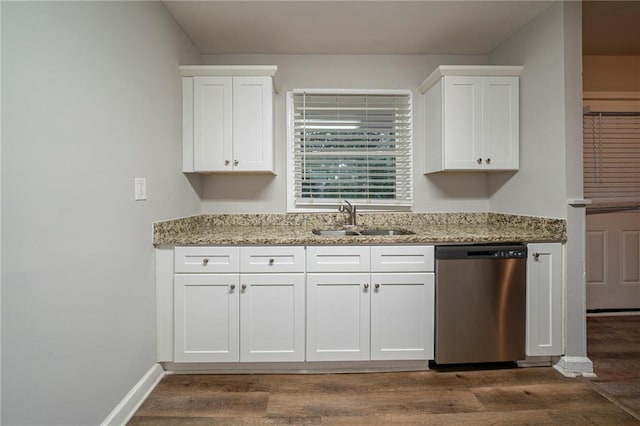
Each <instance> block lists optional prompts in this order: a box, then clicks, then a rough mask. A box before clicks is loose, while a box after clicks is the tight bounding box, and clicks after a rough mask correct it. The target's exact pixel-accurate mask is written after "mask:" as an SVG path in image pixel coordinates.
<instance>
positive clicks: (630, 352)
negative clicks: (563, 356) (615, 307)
mask: <svg viewBox="0 0 640 426" xmlns="http://www.w3.org/2000/svg"><path fill="white" fill-rule="evenodd" d="M587 354H588V355H589V358H590V359H591V361H593V369H594V371H595V373H596V375H597V376H598V377H596V378H594V379H591V381H592V383H593V384H595V385H596V386H597V388H598V389H599V390H600V391H601V392H602V393H603V394H605V395H607V396H608V397H610V398H613V399H614V400H615V402H617V403H619V404H621V405H622V406H624V407H626V408H627V409H629V410H631V411H633V412H634V413H636V414H637V415H640V315H630V316H598V317H589V318H587Z"/></svg>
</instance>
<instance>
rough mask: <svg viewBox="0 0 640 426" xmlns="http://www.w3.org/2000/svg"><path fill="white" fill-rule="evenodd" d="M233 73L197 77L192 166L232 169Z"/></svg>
mask: <svg viewBox="0 0 640 426" xmlns="http://www.w3.org/2000/svg"><path fill="white" fill-rule="evenodd" d="M232 81H233V80H232V78H231V77H194V84H193V156H194V160H193V166H194V170H195V171H197V172H198V171H205V172H206V171H230V170H231V168H232V165H231V160H232V159H233V133H232V132H233V128H232V125H233V118H232V115H231V111H232V105H233V97H232V96H233V94H232V90H233V84H232Z"/></svg>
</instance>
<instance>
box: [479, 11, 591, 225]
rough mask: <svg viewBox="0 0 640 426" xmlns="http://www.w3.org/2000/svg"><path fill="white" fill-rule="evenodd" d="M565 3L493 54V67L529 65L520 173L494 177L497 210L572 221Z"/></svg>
mask: <svg viewBox="0 0 640 426" xmlns="http://www.w3.org/2000/svg"><path fill="white" fill-rule="evenodd" d="M561 3H562V2H558V3H555V4H554V5H553V6H552V7H551V8H549V9H547V10H546V11H545V12H544V13H542V14H541V15H540V16H538V17H537V18H536V19H534V20H532V21H531V22H530V23H529V24H528V25H527V26H525V27H524V28H523V29H521V30H520V31H519V32H518V33H517V34H515V35H514V36H513V37H511V38H510V39H509V40H507V41H506V42H505V43H503V44H502V45H501V46H500V47H499V48H497V49H496V50H495V51H494V52H492V53H491V54H490V55H489V63H491V64H496V65H503V64H504V65H514V64H520V65H524V72H523V73H522V76H521V78H520V170H519V171H518V172H517V173H515V174H495V175H491V177H490V179H489V191H490V192H491V198H490V209H491V211H496V212H504V213H514V214H525V215H538V216H548V217H556V218H566V215H567V208H566V199H567V194H566V183H565V179H566V177H565V175H566V169H565V167H566V165H565V112H564V108H565V104H564V102H565V101H564V92H565V74H564V56H563V55H564V45H563V42H562V40H563V38H564V34H563V31H564V30H563V28H564V23H563V14H562V4H561ZM579 77H580V76H579V75H578V76H576V78H579Z"/></svg>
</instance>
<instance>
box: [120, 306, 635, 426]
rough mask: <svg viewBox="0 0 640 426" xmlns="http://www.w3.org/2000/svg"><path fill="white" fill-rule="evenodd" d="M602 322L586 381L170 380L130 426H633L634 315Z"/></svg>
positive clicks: (469, 377) (474, 374) (448, 375)
mask: <svg viewBox="0 0 640 426" xmlns="http://www.w3.org/2000/svg"><path fill="white" fill-rule="evenodd" d="M600 318H603V319H600ZM606 318H607V319H604V317H598V318H589V320H588V335H589V348H590V349H589V356H590V357H591V359H592V360H593V361H594V366H595V370H596V373H597V374H598V378H596V379H593V380H591V381H587V380H585V379H571V378H566V377H563V376H562V375H560V374H559V373H558V372H556V371H555V370H554V369H552V368H550V367H541V368H487V367H477V366H475V367H473V368H469V369H466V370H457V371H456V370H454V369H452V368H441V369H434V370H430V371H422V372H411V373H367V374H309V375H173V376H167V377H165V378H164V379H163V380H162V382H161V383H160V384H159V385H158V387H157V388H156V389H155V390H154V391H153V392H152V393H151V395H150V396H149V398H148V399H147V400H146V401H145V403H144V404H143V405H142V406H141V407H140V409H139V410H138V411H137V413H136V414H135V416H134V417H133V418H132V419H131V421H130V422H129V424H130V425H188V426H190V425H193V426H198V425H216V424H240V425H246V424H362V425H365V424H366V425H388V424H403V425H405V424H407V425H411V424H415V425H417V424H420V425H423V424H429V425H489V424H491V425H517V424H528V425H531V424H533V425H535V424H561V425H592V424H595V425H627V424H628V425H638V424H640V420H638V419H637V418H636V417H634V415H632V414H630V413H629V412H628V411H625V409H624V408H625V407H626V408H627V409H630V410H635V412H636V416H637V413H640V403H639V402H640V368H639V367H640V353H639V352H638V350H639V349H640V347H639V346H640V339H639V337H640V327H639V326H640V316H639V317H613V318H615V319H614V320H612V321H610V320H609V319H608V318H612V317H606ZM603 394H605V395H606V396H607V397H608V398H610V399H613V400H614V402H615V403H614V402H611V401H610V400H609V399H607V398H606V397H605V396H603ZM621 406H622V407H621ZM639 418H640V417H639Z"/></svg>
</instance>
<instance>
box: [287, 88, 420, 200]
mask: <svg viewBox="0 0 640 426" xmlns="http://www.w3.org/2000/svg"><path fill="white" fill-rule="evenodd" d="M411 116H412V98H411V92H410V91H408V90H407V91H376V92H363V91H349V92H344V91H341V92H338V91H331V92H329V91H318V90H294V91H293V92H289V93H288V94H287V117H288V129H287V136H288V145H289V156H288V160H289V164H288V173H289V176H288V177H289V189H288V198H289V200H288V202H289V210H290V211H296V210H297V211H300V210H304V209H312V208H315V207H331V208H334V207H335V206H336V205H337V204H338V202H339V200H342V199H346V200H349V201H351V202H352V203H354V204H357V205H358V206H371V207H374V208H393V209H408V208H410V207H411V206H412V138H413V137H412V119H411Z"/></svg>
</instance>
